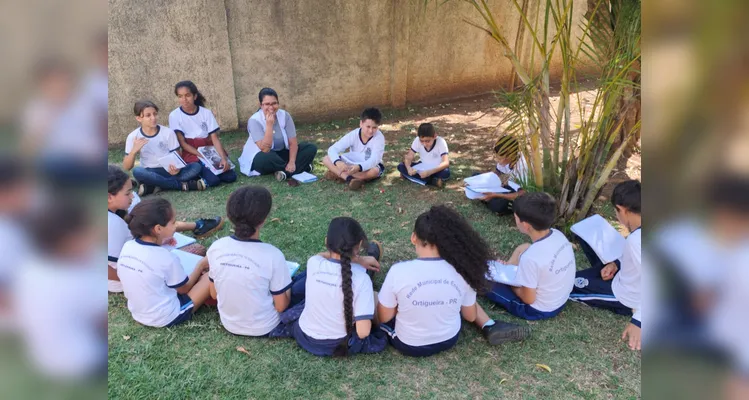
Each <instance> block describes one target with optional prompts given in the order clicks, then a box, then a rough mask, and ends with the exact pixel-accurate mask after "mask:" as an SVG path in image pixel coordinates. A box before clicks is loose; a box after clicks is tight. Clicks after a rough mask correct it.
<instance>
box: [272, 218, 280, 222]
mask: <svg viewBox="0 0 749 400" xmlns="http://www.w3.org/2000/svg"><path fill="white" fill-rule="evenodd" d="M270 222H281V218H271V220H270Z"/></svg>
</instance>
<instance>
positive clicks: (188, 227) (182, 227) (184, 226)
mask: <svg viewBox="0 0 749 400" xmlns="http://www.w3.org/2000/svg"><path fill="white" fill-rule="evenodd" d="M174 227H175V228H176V229H177V232H184V231H192V230H195V222H194V221H193V222H185V221H177V222H175V223H174Z"/></svg>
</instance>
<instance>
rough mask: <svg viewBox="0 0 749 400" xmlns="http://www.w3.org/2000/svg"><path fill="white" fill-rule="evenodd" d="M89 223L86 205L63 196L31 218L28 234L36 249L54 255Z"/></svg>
mask: <svg viewBox="0 0 749 400" xmlns="http://www.w3.org/2000/svg"><path fill="white" fill-rule="evenodd" d="M90 222H91V215H90V213H89V211H88V210H87V209H86V203H85V202H82V201H80V200H79V199H75V198H73V197H70V196H68V195H63V196H62V197H61V198H58V199H55V201H54V202H51V203H50V204H47V205H45V206H44V207H43V209H42V210H41V211H40V212H38V213H37V214H36V215H34V216H33V217H31V220H30V233H31V237H32V239H33V240H34V242H35V245H36V246H37V248H39V249H40V250H42V251H43V252H52V253H54V252H55V251H56V250H58V249H59V247H60V246H61V245H63V244H64V243H66V242H65V240H68V239H69V238H70V237H71V236H70V235H75V234H76V233H80V232H83V231H85V229H86V228H87V227H88V226H89V224H90Z"/></svg>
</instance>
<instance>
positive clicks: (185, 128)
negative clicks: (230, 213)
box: [169, 81, 237, 187]
mask: <svg viewBox="0 0 749 400" xmlns="http://www.w3.org/2000/svg"><path fill="white" fill-rule="evenodd" d="M174 94H175V95H176V96H177V99H179V107H177V108H175V109H174V111H172V112H171V113H170V114H169V128H171V129H172V130H173V131H174V133H176V134H177V140H178V141H179V145H180V147H182V159H184V160H185V162H186V163H193V162H197V163H200V157H201V154H200V153H199V152H198V148H200V147H204V146H213V147H214V148H215V150H216V155H217V157H218V158H219V160H218V163H217V166H218V169H219V170H220V171H221V173H219V174H218V175H217V174H214V173H213V172H212V171H211V169H210V168H209V167H208V166H206V165H203V169H202V171H201V172H200V176H201V178H203V180H205V183H206V185H207V186H208V187H213V186H218V185H220V184H221V183H231V182H234V181H236V180H237V173H236V172H234V170H233V169H232V168H231V163H230V162H229V157H228V154H227V152H226V151H225V150H224V147H223V145H222V144H221V140H219V138H218V134H219V126H218V122H216V118H215V117H214V116H213V113H212V112H211V110H209V109H207V108H205V103H206V99H205V96H203V94H202V93H200V91H198V87H197V86H195V84H194V83H193V82H192V81H181V82H177V84H176V85H175V86H174ZM206 161H207V162H213V160H206Z"/></svg>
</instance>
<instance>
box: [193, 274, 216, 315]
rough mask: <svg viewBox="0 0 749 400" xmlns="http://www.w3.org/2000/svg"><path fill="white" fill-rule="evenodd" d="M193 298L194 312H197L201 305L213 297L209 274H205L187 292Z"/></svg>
mask: <svg viewBox="0 0 749 400" xmlns="http://www.w3.org/2000/svg"><path fill="white" fill-rule="evenodd" d="M187 295H188V296H190V299H191V300H192V304H193V308H192V312H195V311H197V310H198V308H200V306H202V305H203V303H205V301H206V300H208V298H209V297H211V289H210V281H209V280H208V274H203V275H201V276H200V279H198V281H197V282H196V283H195V285H194V286H193V287H192V289H190V291H189V292H188V293H187Z"/></svg>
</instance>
